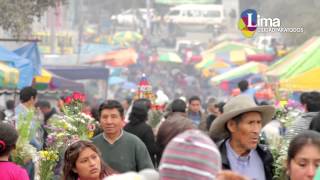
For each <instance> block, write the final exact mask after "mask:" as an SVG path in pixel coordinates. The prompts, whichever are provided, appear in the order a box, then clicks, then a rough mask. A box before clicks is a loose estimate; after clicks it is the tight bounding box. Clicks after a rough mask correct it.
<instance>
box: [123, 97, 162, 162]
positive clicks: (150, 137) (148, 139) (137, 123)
mask: <svg viewBox="0 0 320 180" xmlns="http://www.w3.org/2000/svg"><path fill="white" fill-rule="evenodd" d="M149 108H150V107H149V105H148V103H147V102H146V100H145V99H138V100H136V101H134V103H133V106H132V109H131V112H130V115H129V123H128V124H126V126H125V127H124V130H125V131H127V132H129V133H131V134H134V135H136V136H137V137H139V138H140V139H141V141H142V142H143V143H144V144H145V145H146V147H147V149H148V151H149V154H150V158H151V160H152V163H153V165H155V155H156V152H157V146H156V143H155V137H154V134H153V131H152V128H151V126H150V125H148V124H147V123H146V121H147V120H148V110H149Z"/></svg>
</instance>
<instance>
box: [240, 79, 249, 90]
mask: <svg viewBox="0 0 320 180" xmlns="http://www.w3.org/2000/svg"><path fill="white" fill-rule="evenodd" d="M238 87H239V89H240V91H241V92H244V91H245V90H247V89H248V87H249V83H248V81H247V80H242V81H240V82H239V83H238Z"/></svg>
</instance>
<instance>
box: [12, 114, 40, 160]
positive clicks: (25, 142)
mask: <svg viewBox="0 0 320 180" xmlns="http://www.w3.org/2000/svg"><path fill="white" fill-rule="evenodd" d="M34 115H35V114H34V111H28V112H27V113H26V114H25V115H22V114H20V115H19V119H18V127H17V131H18V132H19V138H18V141H17V144H16V148H15V150H14V151H13V153H12V159H13V161H14V162H16V163H17V164H20V165H24V164H25V163H26V162H28V161H30V160H31V159H32V157H33V156H35V153H36V149H35V148H34V147H33V146H31V145H30V144H29V142H30V140H31V138H32V137H34V134H35V132H36V129H37V128H38V127H39V126H40V123H39V122H35V121H34Z"/></svg>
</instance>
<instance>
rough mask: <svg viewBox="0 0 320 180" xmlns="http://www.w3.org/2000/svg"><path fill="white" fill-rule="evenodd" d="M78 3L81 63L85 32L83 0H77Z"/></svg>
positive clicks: (78, 62)
mask: <svg viewBox="0 0 320 180" xmlns="http://www.w3.org/2000/svg"><path fill="white" fill-rule="evenodd" d="M77 2H78V3H79V4H78V13H77V14H78V17H79V22H78V23H79V24H78V27H79V29H78V51H77V52H78V53H77V64H80V56H81V47H82V34H83V23H84V20H83V17H84V16H83V9H82V2H83V1H81V0H78V1H77Z"/></svg>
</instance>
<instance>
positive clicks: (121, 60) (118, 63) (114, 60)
mask: <svg viewBox="0 0 320 180" xmlns="http://www.w3.org/2000/svg"><path fill="white" fill-rule="evenodd" d="M137 58H138V54H137V52H136V51H135V50H134V49H132V48H129V49H121V50H118V51H112V52H109V53H106V54H103V55H98V56H96V57H94V58H93V59H92V60H91V61H90V62H89V63H90V64H94V63H104V64H106V65H109V66H113V67H127V66H129V65H131V64H135V63H137Z"/></svg>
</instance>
